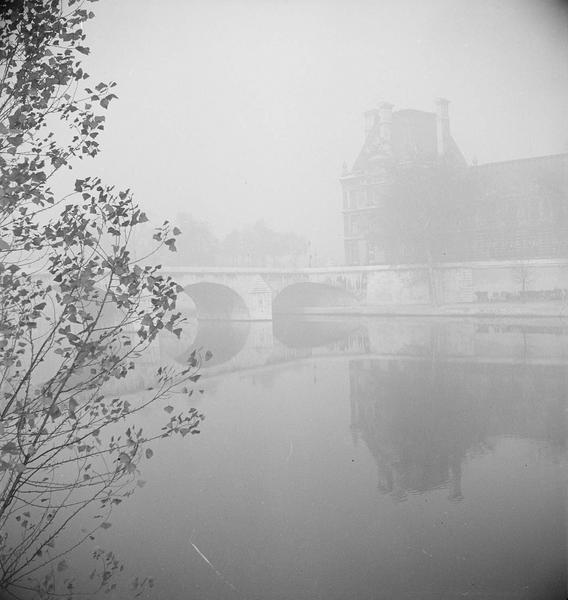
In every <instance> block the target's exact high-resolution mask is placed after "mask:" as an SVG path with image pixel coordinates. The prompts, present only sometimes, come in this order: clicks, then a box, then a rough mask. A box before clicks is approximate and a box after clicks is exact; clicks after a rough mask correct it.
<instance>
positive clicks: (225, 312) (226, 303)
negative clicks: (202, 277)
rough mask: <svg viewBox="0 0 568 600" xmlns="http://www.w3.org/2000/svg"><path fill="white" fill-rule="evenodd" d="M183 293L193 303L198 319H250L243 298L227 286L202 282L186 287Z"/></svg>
mask: <svg viewBox="0 0 568 600" xmlns="http://www.w3.org/2000/svg"><path fill="white" fill-rule="evenodd" d="M184 291H185V293H186V294H187V295H188V296H189V297H190V298H191V299H192V300H193V302H194V303H195V310H196V313H197V317H198V318H199V319H215V320H236V321H238V320H248V319H250V313H249V309H248V307H247V304H246V302H245V300H244V299H243V297H242V296H241V295H240V294H239V293H238V292H236V291H235V290H234V289H233V288H231V287H229V286H227V285H223V284H221V283H212V282H208V281H203V282H198V283H192V284H190V285H187V286H186V287H185V288H184Z"/></svg>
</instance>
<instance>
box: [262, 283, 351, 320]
mask: <svg viewBox="0 0 568 600" xmlns="http://www.w3.org/2000/svg"><path fill="white" fill-rule="evenodd" d="M355 304H357V298H356V296H355V295H354V294H352V293H351V292H350V291H348V290H346V289H345V288H343V287H337V286H334V285H329V284H327V283H314V282H311V281H301V282H298V283H292V284H291V285H288V286H286V287H285V288H283V289H282V291H281V292H280V293H279V294H277V295H276V297H275V298H274V300H273V302H272V311H273V313H281V314H283V313H297V312H299V311H301V310H302V309H317V308H325V307H338V306H354V305H355Z"/></svg>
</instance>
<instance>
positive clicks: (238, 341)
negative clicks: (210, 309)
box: [172, 321, 251, 367]
mask: <svg viewBox="0 0 568 600" xmlns="http://www.w3.org/2000/svg"><path fill="white" fill-rule="evenodd" d="M250 325H251V324H250V321H241V322H238V323H227V322H226V321H202V322H200V323H199V324H198V326H197V335H196V336H195V339H194V340H193V342H192V343H191V344H190V345H189V346H187V347H186V348H184V349H183V351H181V352H179V353H178V354H176V355H175V356H172V358H173V359H174V360H175V361H176V362H178V363H181V364H187V361H188V359H189V356H190V354H191V353H192V352H193V350H197V351H209V352H211V354H212V357H211V359H210V360H209V361H207V367H214V366H217V365H221V364H223V363H226V362H228V361H229V360H231V358H233V357H235V356H237V355H238V354H239V353H240V352H241V350H242V349H243V347H244V346H245V344H246V342H247V339H248V336H249V331H250Z"/></svg>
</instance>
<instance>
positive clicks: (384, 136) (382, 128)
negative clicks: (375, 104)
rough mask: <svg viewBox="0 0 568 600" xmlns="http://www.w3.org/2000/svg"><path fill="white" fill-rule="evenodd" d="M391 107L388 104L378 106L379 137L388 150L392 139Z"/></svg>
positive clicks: (383, 103)
mask: <svg viewBox="0 0 568 600" xmlns="http://www.w3.org/2000/svg"><path fill="white" fill-rule="evenodd" d="M392 107H393V105H392V104H391V103H390V102H381V103H380V104H379V137H380V139H381V141H382V142H383V144H384V147H385V148H386V149H388V150H390V146H391V138H392Z"/></svg>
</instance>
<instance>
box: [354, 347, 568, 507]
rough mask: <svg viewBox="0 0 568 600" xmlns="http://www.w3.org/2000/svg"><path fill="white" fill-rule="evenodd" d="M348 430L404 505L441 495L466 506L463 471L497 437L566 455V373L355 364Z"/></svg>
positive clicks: (557, 369)
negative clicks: (442, 491)
mask: <svg viewBox="0 0 568 600" xmlns="http://www.w3.org/2000/svg"><path fill="white" fill-rule="evenodd" d="M349 382H350V399H351V427H352V430H353V433H354V437H355V440H362V441H363V442H364V443H365V444H366V445H367V447H368V448H369V451H370V452H371V454H372V455H373V458H374V459H375V461H376V463H377V467H378V478H379V483H378V485H379V489H380V490H381V491H382V492H384V493H388V494H391V495H392V496H393V497H394V498H395V499H397V500H403V499H405V498H406V496H407V494H409V493H422V492H426V491H429V490H433V489H436V488H440V487H447V488H448V489H449V497H450V499H453V500H461V499H463V494H462V486H461V474H462V464H463V462H464V461H465V460H466V458H467V456H468V455H471V454H472V453H479V452H483V451H484V450H485V449H486V448H487V447H489V446H490V444H491V439H492V438H493V437H496V436H515V437H521V438H530V439H533V440H542V441H545V442H547V444H548V446H549V447H550V448H551V450H552V451H553V452H555V453H557V454H558V453H561V452H563V451H564V450H565V448H566V426H565V419H566V414H565V391H566V389H567V388H566V383H567V381H566V368H565V366H545V365H537V366H534V365H523V366H518V365H503V364H497V365H495V364H476V363H473V364H468V363H457V364H456V363H451V362H443V361H440V360H438V361H435V362H434V361H432V360H427V359H425V360H423V361H409V360H407V361H403V360H379V359H369V360H352V361H350V363H349Z"/></svg>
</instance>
